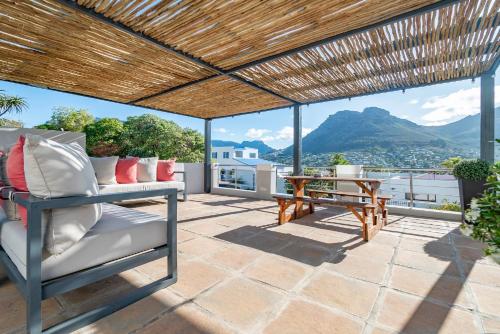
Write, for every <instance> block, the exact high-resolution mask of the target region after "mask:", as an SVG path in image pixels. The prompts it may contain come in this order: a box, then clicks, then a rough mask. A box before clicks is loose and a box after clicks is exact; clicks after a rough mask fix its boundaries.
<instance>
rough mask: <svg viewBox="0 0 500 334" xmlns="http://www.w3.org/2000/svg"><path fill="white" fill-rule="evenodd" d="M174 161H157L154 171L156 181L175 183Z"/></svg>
mask: <svg viewBox="0 0 500 334" xmlns="http://www.w3.org/2000/svg"><path fill="white" fill-rule="evenodd" d="M174 171H175V159H170V160H159V161H158V168H157V170H156V178H157V180H158V181H175V174H174Z"/></svg>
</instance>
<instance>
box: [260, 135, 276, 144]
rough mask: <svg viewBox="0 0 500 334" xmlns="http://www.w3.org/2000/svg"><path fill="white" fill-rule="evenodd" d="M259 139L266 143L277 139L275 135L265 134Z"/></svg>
mask: <svg viewBox="0 0 500 334" xmlns="http://www.w3.org/2000/svg"><path fill="white" fill-rule="evenodd" d="M259 139H260V140H262V141H263V142H265V143H267V142H270V141H273V140H275V138H274V137H273V136H264V137H260V138H259Z"/></svg>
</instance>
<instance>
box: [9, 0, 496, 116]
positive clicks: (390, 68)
mask: <svg viewBox="0 0 500 334" xmlns="http://www.w3.org/2000/svg"><path fill="white" fill-rule="evenodd" d="M499 11H500V0H455V1H453V0H443V1H436V0H392V1H387V0H354V1H348V0H337V1H332V0H329V1H326V0H295V1H284V0H283V1H258V0H235V1H223V0H214V1H208V0H205V1H203V0H175V1H166V0H165V1H161V0H31V1H30V0H24V1H22V0H15V1H14V0H3V1H0V80H7V81H12V82H18V83H24V84H30V85H35V86H42V87H47V88H50V89H55V90H60V91H65V92H71V93H76V94H81V95H86V96H91V97H96V98H100V99H105V100H110V101H115V102H119V103H126V104H130V105H137V106H143V107H148V108H154V109H158V110H163V111H168V112H175V113H179V114H184V115H189V116H194V117H200V118H216V117H224V116H230V115H237V114H242V113H248V112H255V111H263V110H269V109H276V108H283V107H287V106H291V105H294V104H309V103H316V102H321V101H328V100H335V99H341V98H347V97H355V96H360V95H366V94H374V93H378V92H385V91H391V90H398V89H406V88H411V87H418V86H422V85H428V84H435V83H439V82H446V81H451V80H459V79H465V78H474V77H477V76H480V75H482V74H484V73H487V72H491V71H494V70H495V69H496V67H497V65H498V61H499V52H500V38H499V34H500V29H499V25H500V19H499V17H498V16H499Z"/></svg>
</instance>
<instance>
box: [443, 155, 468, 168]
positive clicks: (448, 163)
mask: <svg viewBox="0 0 500 334" xmlns="http://www.w3.org/2000/svg"><path fill="white" fill-rule="evenodd" d="M462 160H463V159H462V158H461V157H451V158H448V159H446V160H445V161H443V162H442V163H441V166H442V167H444V168H450V169H453V168H455V166H456V165H457V164H458V163H459V162H460V161H462Z"/></svg>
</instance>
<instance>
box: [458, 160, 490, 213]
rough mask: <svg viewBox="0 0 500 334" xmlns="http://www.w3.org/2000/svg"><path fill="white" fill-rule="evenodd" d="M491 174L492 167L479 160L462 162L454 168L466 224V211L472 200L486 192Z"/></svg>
mask: <svg viewBox="0 0 500 334" xmlns="http://www.w3.org/2000/svg"><path fill="white" fill-rule="evenodd" d="M489 172H490V165H489V164H488V163H487V162H486V161H484V160H479V159H473V160H462V161H460V162H459V163H457V164H456V165H455V167H454V168H453V175H454V176H455V177H456V178H457V180H458V189H459V192H460V204H461V207H462V221H463V222H465V210H467V209H468V208H469V207H470V203H471V200H472V198H473V197H477V196H479V195H480V194H482V193H483V192H484V189H485V183H486V178H487V177H488V175H489Z"/></svg>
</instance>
